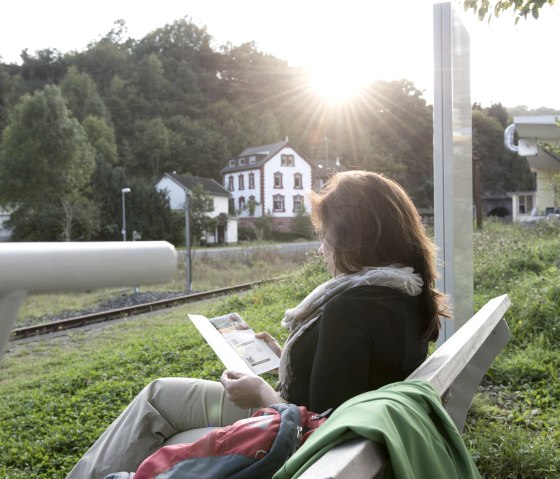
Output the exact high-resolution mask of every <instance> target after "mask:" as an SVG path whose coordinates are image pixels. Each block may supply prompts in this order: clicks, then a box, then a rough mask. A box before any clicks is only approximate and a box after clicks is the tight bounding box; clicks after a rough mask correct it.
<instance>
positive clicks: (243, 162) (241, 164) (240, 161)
mask: <svg viewBox="0 0 560 479" xmlns="http://www.w3.org/2000/svg"><path fill="white" fill-rule="evenodd" d="M244 164H245V158H239V166H243V165H244Z"/></svg>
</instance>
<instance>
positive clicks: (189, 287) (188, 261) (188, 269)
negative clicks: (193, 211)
mask: <svg viewBox="0 0 560 479" xmlns="http://www.w3.org/2000/svg"><path fill="white" fill-rule="evenodd" d="M189 196H190V192H189V191H187V190H185V280H186V283H187V293H191V292H192V272H191V227H190V226H191V222H190V208H189Z"/></svg>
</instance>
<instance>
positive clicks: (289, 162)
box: [280, 155, 294, 166]
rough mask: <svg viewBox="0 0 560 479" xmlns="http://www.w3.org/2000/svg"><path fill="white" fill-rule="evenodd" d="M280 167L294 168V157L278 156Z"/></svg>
mask: <svg viewBox="0 0 560 479" xmlns="http://www.w3.org/2000/svg"><path fill="white" fill-rule="evenodd" d="M280 165H282V166H294V155H282V156H280Z"/></svg>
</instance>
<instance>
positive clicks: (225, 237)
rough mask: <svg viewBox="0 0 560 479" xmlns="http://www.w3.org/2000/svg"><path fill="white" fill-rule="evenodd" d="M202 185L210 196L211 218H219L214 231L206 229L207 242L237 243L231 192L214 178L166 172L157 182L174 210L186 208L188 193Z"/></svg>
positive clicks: (157, 185) (209, 214)
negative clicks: (232, 214)
mask: <svg viewBox="0 0 560 479" xmlns="http://www.w3.org/2000/svg"><path fill="white" fill-rule="evenodd" d="M197 185H200V186H201V187H202V189H203V190H204V192H205V193H206V194H207V195H208V196H209V197H210V201H211V211H209V212H208V216H209V217H210V218H218V223H217V225H216V227H215V229H214V230H213V231H206V234H205V238H204V239H205V241H206V244H224V243H225V244H227V243H237V219H236V218H234V217H231V216H230V215H229V214H228V212H229V200H230V198H231V194H230V193H229V192H228V191H227V190H226V189H225V188H223V187H222V185H220V184H219V183H218V182H217V181H216V180H213V179H212V178H202V177H199V176H190V175H178V174H177V173H175V172H173V173H164V175H163V176H162V177H161V179H160V180H159V181H158V182H157V183H156V189H157V190H159V191H165V192H166V193H167V197H168V198H169V206H170V207H171V209H172V210H175V211H178V210H184V209H185V199H186V195H187V194H190V193H191V191H192V190H193V189H194V188H195V187H196V186H197Z"/></svg>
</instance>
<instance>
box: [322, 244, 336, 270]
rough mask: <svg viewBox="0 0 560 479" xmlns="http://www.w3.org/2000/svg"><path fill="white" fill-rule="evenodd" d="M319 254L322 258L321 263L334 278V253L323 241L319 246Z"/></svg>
mask: <svg viewBox="0 0 560 479" xmlns="http://www.w3.org/2000/svg"><path fill="white" fill-rule="evenodd" d="M319 254H320V255H321V256H323V261H324V262H325V265H326V266H327V270H328V271H329V273H330V274H331V275H332V276H336V268H335V265H334V252H333V250H332V249H331V248H330V247H329V245H328V244H327V243H325V241H323V242H322V243H321V246H319Z"/></svg>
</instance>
